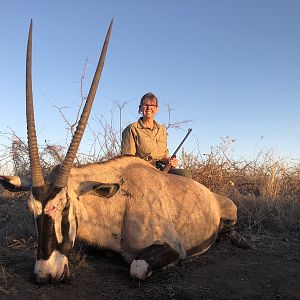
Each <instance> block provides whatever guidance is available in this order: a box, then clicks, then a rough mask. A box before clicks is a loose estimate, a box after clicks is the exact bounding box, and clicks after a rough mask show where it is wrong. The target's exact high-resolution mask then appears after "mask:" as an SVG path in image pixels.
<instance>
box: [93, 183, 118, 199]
mask: <svg viewBox="0 0 300 300" xmlns="http://www.w3.org/2000/svg"><path fill="white" fill-rule="evenodd" d="M119 188H120V185H119V184H118V183H108V184H107V183H102V184H99V185H98V186H97V187H94V189H93V190H94V192H95V193H97V194H99V195H100V196H104V197H106V198H110V197H112V196H113V195H115V193H116V192H117V191H118V190H119Z"/></svg>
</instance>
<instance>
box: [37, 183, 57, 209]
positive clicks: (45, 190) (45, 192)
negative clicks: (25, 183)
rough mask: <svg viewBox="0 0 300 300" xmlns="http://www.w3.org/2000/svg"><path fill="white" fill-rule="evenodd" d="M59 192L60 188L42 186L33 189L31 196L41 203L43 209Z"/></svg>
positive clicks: (47, 185)
mask: <svg viewBox="0 0 300 300" xmlns="http://www.w3.org/2000/svg"><path fill="white" fill-rule="evenodd" d="M61 190H62V188H61V187H56V186H51V185H49V184H44V185H43V186H38V187H33V188H32V195H33V197H34V199H36V200H38V201H40V202H42V203H43V207H45V206H46V204H47V202H48V201H49V200H52V199H54V198H55V197H56V195H57V194H58V193H59V192H60V191H61Z"/></svg>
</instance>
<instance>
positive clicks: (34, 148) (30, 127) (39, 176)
mask: <svg viewBox="0 0 300 300" xmlns="http://www.w3.org/2000/svg"><path fill="white" fill-rule="evenodd" d="M31 57H32V20H31V22H30V28H29V34H28V43H27V56H26V119H27V139H28V148H29V158H30V166H31V177H32V186H33V187H38V186H42V185H44V183H45V182H44V177H43V171H42V167H41V164H40V159H39V152H38V145H37V138H36V130H35V122H34V111H33V96H32V74H31V64H32V63H31V61H32V59H31Z"/></svg>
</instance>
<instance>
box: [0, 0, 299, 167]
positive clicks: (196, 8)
mask: <svg viewBox="0 0 300 300" xmlns="http://www.w3.org/2000/svg"><path fill="white" fill-rule="evenodd" d="M112 17H114V27H113V31H112V35H111V40H110V45H109V49H108V55H107V58H106V63H105V67H104V70H103V73H102V78H101V82H100V86H99V89H98V93H97V96H96V100H95V103H94V107H93V114H97V115H100V114H102V115H104V116H105V117H106V118H107V119H109V118H110V116H111V111H112V109H113V110H114V113H113V115H114V122H115V124H116V127H118V111H117V109H116V106H115V105H114V104H113V101H112V99H114V100H117V101H120V102H123V101H128V100H131V101H130V102H129V103H128V104H127V105H126V106H125V108H124V109H123V112H122V119H123V121H122V125H123V127H124V126H125V125H127V124H128V123H131V122H133V121H135V120H136V118H137V117H138V115H137V112H136V111H137V106H138V102H139V99H140V97H141V96H142V95H143V94H145V93H146V92H148V91H152V92H153V93H155V94H156V95H157V97H158V99H159V103H160V111H159V114H158V116H157V120H158V121H159V122H161V123H166V122H167V106H166V105H167V104H169V105H171V106H172V107H173V108H174V110H173V112H172V118H173V121H177V120H186V119H191V120H192V122H191V123H189V124H187V125H186V126H184V127H183V129H182V130H175V129H171V130H169V148H170V150H171V152H172V151H173V150H174V149H175V148H176V146H177V144H178V143H179V142H180V140H181V139H182V138H183V136H184V135H185V132H186V130H187V128H188V127H191V128H193V133H192V135H191V137H190V138H189V140H188V141H187V143H186V146H185V147H186V150H187V151H195V149H198V146H199V149H200V152H201V153H206V152H208V151H209V149H210V147H211V146H216V145H218V144H219V143H220V137H226V136H229V137H231V138H234V139H237V142H236V144H235V146H234V147H235V155H236V157H237V158H239V157H244V158H250V159H251V158H253V157H254V156H255V154H257V153H258V152H259V151H260V150H265V149H273V151H274V153H275V154H276V155H278V156H281V157H288V158H293V159H295V160H296V161H299V160H300V121H299V111H300V101H299V100H300V2H299V1H291V0H288V1H277V0H273V1H242V0H240V1H237V0H236V1H234V0H228V1H225V0H219V1H200V0H195V1H191V0H187V1H176V0H173V1H171V0H165V1H162V0H161V1H158V0H152V1H143V0H139V1H120V0H119V1H116V0H110V1H100V0H99V1H96V0H93V1H91V0H86V1H76V0H73V1H62V0H60V1H57V0H52V1H31V0H27V1H21V0H20V1H15V0H10V1H5V2H4V1H3V2H2V3H1V11H0V32H1V47H0V65H1V72H0V82H1V89H0V98H1V118H0V131H1V132H8V131H9V130H10V128H12V129H13V130H14V131H15V132H16V133H17V134H18V135H20V136H22V137H25V136H26V129H25V52H26V43H27V34H28V28H29V23H30V19H31V18H32V19H33V93H34V101H35V110H36V125H37V131H38V139H39V142H40V143H43V141H44V140H45V139H47V140H48V141H49V142H50V143H58V144H59V143H64V142H65V138H66V131H65V127H66V126H65V124H64V122H63V120H62V118H61V116H60V114H59V112H58V111H57V109H55V108H54V106H59V107H68V108H67V109H66V110H64V111H65V114H66V115H67V116H68V117H70V118H71V119H72V118H73V119H74V117H75V115H76V111H77V108H78V105H79V103H80V91H79V81H80V77H81V74H82V71H83V67H84V63H85V61H86V59H87V60H88V69H87V80H86V86H85V90H86V91H87V90H88V88H89V84H90V81H91V78H92V76H93V72H94V70H95V67H96V63H97V60H98V56H99V53H100V49H101V47H102V43H103V40H104V37H105V34H106V30H107V27H108V25H109V22H110V20H111V18H112ZM90 125H91V126H92V127H96V128H97V126H98V127H99V124H97V122H95V120H93V119H92V120H91V122H90ZM1 139H3V138H1ZM90 140H91V136H90V133H89V132H88V131H87V132H86V134H85V137H84V140H83V144H82V148H81V149H85V148H86V149H87V148H88V147H89V144H90ZM4 142H5V141H4V139H3V140H2V141H0V144H1V143H4ZM198 143H199V145H198ZM83 151H84V150H83ZM197 151H198V150H197Z"/></svg>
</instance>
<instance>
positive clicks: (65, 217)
mask: <svg viewBox="0 0 300 300" xmlns="http://www.w3.org/2000/svg"><path fill="white" fill-rule="evenodd" d="M69 214H70V198H69V196H68V195H67V204H66V206H65V208H64V210H63V212H62V220H61V232H62V236H63V240H62V242H61V243H60V244H58V250H59V252H60V253H61V254H64V255H66V256H68V255H69V253H70V251H71V250H72V247H73V241H72V240H71V239H70V237H69V232H70V222H69ZM76 228H77V225H76Z"/></svg>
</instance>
